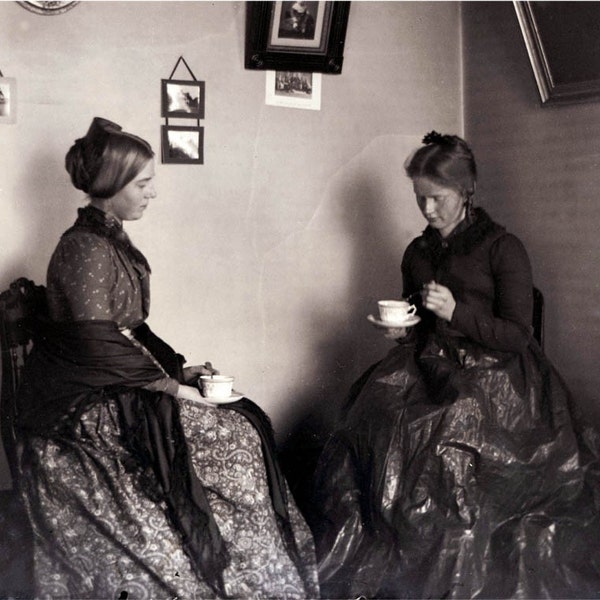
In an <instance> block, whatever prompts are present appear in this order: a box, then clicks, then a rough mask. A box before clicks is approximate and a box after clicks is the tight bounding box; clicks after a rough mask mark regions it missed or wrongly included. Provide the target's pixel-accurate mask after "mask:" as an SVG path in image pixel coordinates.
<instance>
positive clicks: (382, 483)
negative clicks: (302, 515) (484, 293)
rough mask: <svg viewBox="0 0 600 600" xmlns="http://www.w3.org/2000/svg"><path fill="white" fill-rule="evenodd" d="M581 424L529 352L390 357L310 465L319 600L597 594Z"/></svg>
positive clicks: (594, 444)
mask: <svg viewBox="0 0 600 600" xmlns="http://www.w3.org/2000/svg"><path fill="white" fill-rule="evenodd" d="M581 421H582V420H581V419H579V418H578V417H577V416H576V414H575V408H574V406H573V404H572V400H571V398H570V396H569V392H568V390H567V388H566V387H565V385H564V384H563V382H562V381H561V379H560V377H559V375H558V374H557V372H556V371H555V370H554V368H553V367H552V366H551V364H550V363H549V362H548V361H547V359H546V358H545V357H544V356H543V354H542V353H541V351H540V350H539V349H538V348H537V346H535V345H533V344H532V345H531V346H530V347H529V348H528V349H527V350H526V352H524V353H523V354H514V353H505V352H497V351H489V350H485V349H483V348H482V347H481V346H479V345H477V344H474V343H471V342H470V341H468V340H466V339H465V338H441V337H438V336H435V335H432V336H431V337H430V338H429V339H428V341H427V343H426V345H425V346H424V348H423V349H422V350H420V351H419V352H415V347H414V346H413V345H410V344H406V345H400V346H398V347H396V348H395V349H394V350H393V351H391V352H390V353H389V355H388V356H387V357H386V358H385V359H384V360H382V361H381V362H380V363H378V364H377V365H374V366H373V367H371V369H369V371H367V373H365V375H363V377H362V378H361V379H360V380H359V381H358V382H357V383H356V384H355V386H354V388H353V390H352V393H351V395H350V398H349V400H348V403H347V405H346V407H345V408H344V419H343V425H342V426H340V428H339V429H338V431H337V432H336V433H335V434H334V435H333V437H332V438H331V440H330V441H329V442H328V444H327V446H326V447H325V450H324V452H323V455H322V456H321V459H320V461H319V466H318V469H317V480H316V485H315V489H316V493H315V514H314V515H313V518H314V521H313V522H314V524H315V525H314V531H315V536H316V539H317V549H318V558H319V569H320V577H321V586H322V591H323V594H324V596H325V597H333V598H336V597H337V598H341V597H357V596H359V595H364V596H366V597H369V598H373V597H378V598H582V597H585V598H596V597H599V594H600V520H599V519H598V508H600V478H599V473H600V470H599V461H598V452H597V450H598V448H600V443H599V436H598V434H597V433H596V432H594V431H593V430H592V429H590V428H588V427H585V426H584V425H583V424H582V422H581Z"/></svg>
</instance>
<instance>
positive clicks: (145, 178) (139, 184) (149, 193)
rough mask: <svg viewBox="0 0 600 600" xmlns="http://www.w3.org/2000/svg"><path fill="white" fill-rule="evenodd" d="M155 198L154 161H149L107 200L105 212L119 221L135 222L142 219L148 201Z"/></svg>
mask: <svg viewBox="0 0 600 600" xmlns="http://www.w3.org/2000/svg"><path fill="white" fill-rule="evenodd" d="M155 197H156V190H155V189H154V160H152V159H150V160H149V161H148V162H147V163H146V166H145V167H144V168H143V169H142V170H141V171H140V172H139V173H138V174H137V175H136V177H134V178H133V179H132V180H131V181H130V182H129V183H128V184H127V185H126V186H125V187H124V188H123V189H121V190H119V191H118V192H117V193H116V194H115V195H114V196H113V197H112V198H110V199H109V200H108V202H107V204H106V210H105V212H106V213H108V214H111V215H112V216H114V217H116V218H117V219H119V221H135V220H137V219H141V218H142V216H143V214H144V210H145V209H146V207H147V206H148V203H149V202H150V199H151V198H155Z"/></svg>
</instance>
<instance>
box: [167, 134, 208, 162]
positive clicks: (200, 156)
mask: <svg viewBox="0 0 600 600" xmlns="http://www.w3.org/2000/svg"><path fill="white" fill-rule="evenodd" d="M161 141H162V144H161V150H162V152H161V154H162V162H163V163H178V164H194V165H202V164H204V127H182V126H178V125H163V127H162V140H161Z"/></svg>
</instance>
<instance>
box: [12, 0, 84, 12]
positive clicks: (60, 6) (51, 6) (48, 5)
mask: <svg viewBox="0 0 600 600" xmlns="http://www.w3.org/2000/svg"><path fill="white" fill-rule="evenodd" d="M18 4H20V5H21V6H22V7H23V8H26V9H27V10H30V11H31V12H34V13H37V14H38V15H60V14H62V13H64V12H67V11H68V10H71V9H72V8H73V7H74V6H75V5H76V4H79V2H58V1H48V2H43V1H36V0H32V1H27V2H18Z"/></svg>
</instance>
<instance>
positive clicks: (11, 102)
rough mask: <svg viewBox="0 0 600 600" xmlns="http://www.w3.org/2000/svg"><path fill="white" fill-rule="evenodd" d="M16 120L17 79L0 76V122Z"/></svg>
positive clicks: (13, 121)
mask: <svg viewBox="0 0 600 600" xmlns="http://www.w3.org/2000/svg"><path fill="white" fill-rule="evenodd" d="M16 120H17V80H16V79H15V78H14V77H0V123H15V122H16Z"/></svg>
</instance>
